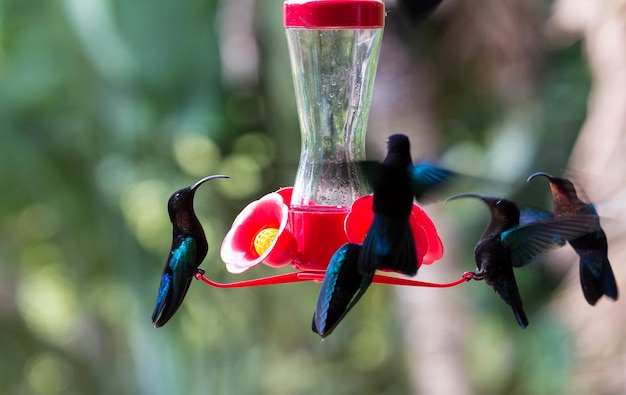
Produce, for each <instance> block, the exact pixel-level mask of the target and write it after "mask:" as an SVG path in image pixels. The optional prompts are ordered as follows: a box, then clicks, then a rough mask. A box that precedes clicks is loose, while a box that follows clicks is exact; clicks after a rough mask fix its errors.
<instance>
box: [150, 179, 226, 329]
mask: <svg viewBox="0 0 626 395" xmlns="http://www.w3.org/2000/svg"><path fill="white" fill-rule="evenodd" d="M214 178H227V176H222V175H216V176H209V177H205V178H203V179H202V180H200V181H198V182H197V183H195V184H194V185H192V186H190V187H187V188H183V189H180V190H178V191H176V192H174V193H173V194H172V196H170V199H169V201H168V203H167V210H168V213H169V216H170V221H171V222H172V246H171V248H170V253H169V255H168V258H167V261H166V263H165V267H164V268H163V274H162V275H161V283H160V285H159V292H158V294H157V301H156V305H155V307H154V311H153V312H152V323H153V324H154V326H155V327H157V328H159V327H161V326H163V325H165V323H166V322H167V321H169V319H170V318H172V316H173V315H174V314H175V313H176V311H177V310H178V308H179V307H180V304H181V303H182V301H183V299H184V298H185V295H186V294H187V290H188V289H189V286H190V285H191V280H192V279H193V276H194V274H195V273H196V271H197V270H198V266H200V264H201V263H202V261H203V260H204V258H205V257H206V254H207V252H208V250H209V245H208V243H207V240H206V236H205V235H204V230H203V229H202V225H201V224H200V221H198V217H196V214H195V212H194V210H193V198H194V195H195V192H196V189H197V188H198V186H200V185H202V184H203V183H204V182H206V181H208V180H212V179H214Z"/></svg>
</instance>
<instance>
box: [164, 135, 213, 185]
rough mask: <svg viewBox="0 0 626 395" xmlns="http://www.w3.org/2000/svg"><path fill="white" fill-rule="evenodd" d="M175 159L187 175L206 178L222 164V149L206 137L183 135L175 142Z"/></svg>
mask: <svg viewBox="0 0 626 395" xmlns="http://www.w3.org/2000/svg"><path fill="white" fill-rule="evenodd" d="M174 157H175V158H176V162H177V163H178V165H179V166H180V167H181V168H182V169H183V170H184V171H185V172H186V173H187V174H190V175H193V176H198V177H204V176H206V175H207V174H211V173H212V172H213V169H215V168H216V166H217V165H218V163H219V162H220V149H219V147H218V146H217V144H215V143H214V142H213V140H211V139H209V138H208V137H206V136H204V135H201V134H198V133H183V134H180V135H179V136H178V137H177V138H176V139H175V140H174Z"/></svg>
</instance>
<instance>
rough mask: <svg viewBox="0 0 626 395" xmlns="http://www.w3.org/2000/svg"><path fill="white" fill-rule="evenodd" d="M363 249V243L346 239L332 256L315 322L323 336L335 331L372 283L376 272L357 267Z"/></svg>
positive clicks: (315, 330)
mask: <svg viewBox="0 0 626 395" xmlns="http://www.w3.org/2000/svg"><path fill="white" fill-rule="evenodd" d="M360 251H361V245H359V244H351V243H346V244H344V245H342V246H341V247H339V249H337V251H335V253H334V254H333V256H332V258H331V259H330V263H329V264H328V268H327V269H326V274H325V275H324V281H323V282H322V286H321V288H320V293H319V296H318V298H317V306H316V307H315V313H314V314H313V322H312V324H311V328H312V329H313V332H315V333H317V334H319V335H320V336H321V337H326V336H328V335H330V334H331V332H332V331H333V330H334V329H335V327H336V326H337V324H339V322H341V320H342V319H343V317H345V316H346V314H348V312H349V311H350V310H351V309H352V308H353V307H354V305H355V304H356V303H357V302H358V301H359V299H361V296H363V294H364V293H365V291H366V290H367V288H368V287H369V286H370V284H371V283H372V279H373V277H374V276H373V274H370V275H365V276H364V275H362V274H360V273H359V271H358V269H357V262H358V258H359V253H360Z"/></svg>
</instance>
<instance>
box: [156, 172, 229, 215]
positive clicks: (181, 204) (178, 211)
mask: <svg viewBox="0 0 626 395" xmlns="http://www.w3.org/2000/svg"><path fill="white" fill-rule="evenodd" d="M214 178H229V177H228V176H224V175H214V176H208V177H204V178H203V179H201V180H200V181H198V182H196V183H195V184H193V185H191V186H188V187H186V188H182V189H179V190H178V191H176V192H174V193H173V194H172V196H170V199H169V200H168V202H167V211H168V212H169V215H170V221H172V223H173V224H177V225H179V226H181V227H183V225H184V223H188V222H190V220H191V218H193V216H194V215H195V214H194V212H193V198H194V196H195V194H196V189H198V187H199V186H200V185H202V184H204V183H205V182H207V181H209V180H212V179H214Z"/></svg>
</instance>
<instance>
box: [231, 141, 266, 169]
mask: <svg viewBox="0 0 626 395" xmlns="http://www.w3.org/2000/svg"><path fill="white" fill-rule="evenodd" d="M234 151H235V152H236V153H238V154H242V155H248V156H250V157H251V158H253V159H254V161H255V162H256V163H257V164H258V165H259V166H261V167H263V168H265V167H267V166H269V165H270V164H271V163H272V161H273V160H274V158H275V157H276V147H275V146H274V143H273V142H272V140H270V139H269V138H268V137H267V136H266V135H264V134H262V133H247V134H244V135H243V136H241V137H239V138H238V139H237V141H235V145H234Z"/></svg>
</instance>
